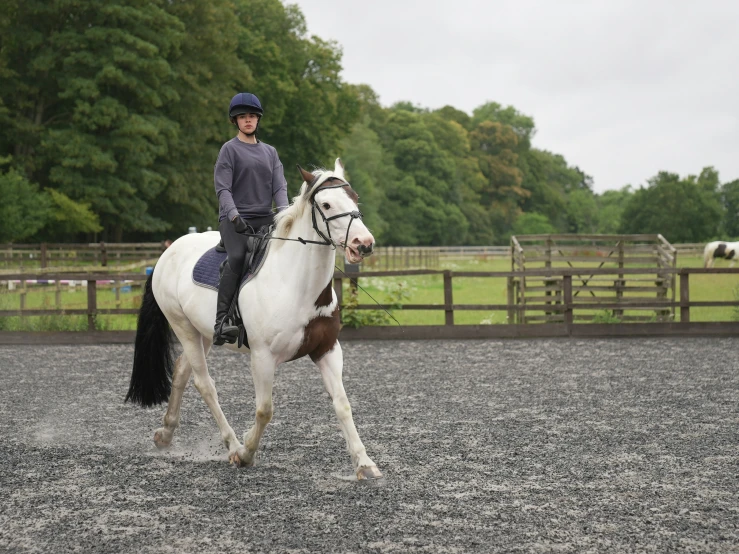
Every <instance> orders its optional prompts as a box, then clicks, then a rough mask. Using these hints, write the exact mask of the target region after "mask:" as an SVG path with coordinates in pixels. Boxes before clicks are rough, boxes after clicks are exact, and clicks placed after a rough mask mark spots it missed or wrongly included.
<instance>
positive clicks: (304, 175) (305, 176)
mask: <svg viewBox="0 0 739 554" xmlns="http://www.w3.org/2000/svg"><path fill="white" fill-rule="evenodd" d="M298 171H300V176H301V177H302V178H303V181H305V182H306V183H307V184H309V185H310V184H311V183H312V182H313V179H315V178H316V176H315V175H313V174H312V173H311V172H309V171H306V170H305V169H303V168H302V167H300V164H298Z"/></svg>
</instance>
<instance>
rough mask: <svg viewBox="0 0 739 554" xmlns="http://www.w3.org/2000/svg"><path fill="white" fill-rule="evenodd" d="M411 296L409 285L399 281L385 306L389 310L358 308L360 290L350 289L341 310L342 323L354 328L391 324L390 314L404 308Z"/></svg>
mask: <svg viewBox="0 0 739 554" xmlns="http://www.w3.org/2000/svg"><path fill="white" fill-rule="evenodd" d="M409 297H410V294H409V292H408V289H407V287H406V286H405V285H404V284H403V283H402V282H397V283H395V287H394V288H392V289H391V291H390V303H389V304H387V305H385V306H384V308H385V310H387V312H385V311H384V310H358V309H357V305H358V304H359V292H358V290H357V289H350V293H349V297H348V298H347V300H346V303H345V304H344V306H343V307H342V311H341V321H342V324H343V325H344V326H345V327H351V328H353V329H358V328H359V327H367V326H369V325H390V324H391V323H392V322H393V319H392V317H391V316H390V315H388V314H392V313H393V310H400V309H402V308H403V302H405V301H406V300H407V299H408V298H409Z"/></svg>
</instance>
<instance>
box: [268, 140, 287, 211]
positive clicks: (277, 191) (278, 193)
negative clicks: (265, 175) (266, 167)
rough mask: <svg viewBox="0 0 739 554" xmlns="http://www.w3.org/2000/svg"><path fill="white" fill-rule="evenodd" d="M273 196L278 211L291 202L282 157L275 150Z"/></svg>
mask: <svg viewBox="0 0 739 554" xmlns="http://www.w3.org/2000/svg"><path fill="white" fill-rule="evenodd" d="M272 198H274V201H275V206H277V211H278V212H281V211H282V210H284V209H285V208H287V207H288V206H289V205H290V204H289V202H288V200H287V181H286V180H285V171H284V170H283V167H282V162H281V161H280V157H279V156H278V155H277V151H276V150H275V160H274V166H273V167H272Z"/></svg>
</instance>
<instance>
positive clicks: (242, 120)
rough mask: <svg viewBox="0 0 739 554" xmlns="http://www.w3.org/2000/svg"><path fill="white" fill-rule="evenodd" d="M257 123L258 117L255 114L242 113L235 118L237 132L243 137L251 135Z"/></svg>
mask: <svg viewBox="0 0 739 554" xmlns="http://www.w3.org/2000/svg"><path fill="white" fill-rule="evenodd" d="M257 123H259V116H258V115H257V114H255V113H243V114H240V115H238V116H236V124H237V125H238V126H239V131H241V132H242V133H244V134H245V135H253V134H254V132H255V131H256V130H257Z"/></svg>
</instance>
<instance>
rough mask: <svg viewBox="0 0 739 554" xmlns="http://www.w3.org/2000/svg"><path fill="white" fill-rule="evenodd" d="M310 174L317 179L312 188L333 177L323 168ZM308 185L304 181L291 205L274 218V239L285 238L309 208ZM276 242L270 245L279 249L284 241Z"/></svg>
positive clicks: (331, 173) (330, 172)
mask: <svg viewBox="0 0 739 554" xmlns="http://www.w3.org/2000/svg"><path fill="white" fill-rule="evenodd" d="M312 174H313V175H315V176H316V177H318V180H317V181H316V184H315V185H313V188H316V187H318V186H320V185H321V184H322V183H323V182H324V181H326V179H328V178H329V177H331V176H333V172H332V171H329V170H327V169H323V168H319V169H314V170H313V171H312ZM309 185H310V183H307V182H305V181H304V182H303V184H302V186H301V187H300V192H298V195H297V196H295V197H294V198H293V203H292V204H290V206H288V207H287V208H286V209H284V210H282V211H281V212H279V213H278V214H277V215H276V216H275V232H274V236H275V237H280V238H287V235H288V234H289V233H290V229H292V227H293V224H294V223H295V222H296V221H297V220H298V219H300V218H301V217H302V216H303V214H304V213H305V210H306V209H307V208H308V207H310V201H309V198H310V195H309V194H307V191H308V186H309ZM276 242H277V244H273V245H272V247H273V248H274V247H277V248H279V247H280V246H282V245H283V244H284V241H281V240H278V241H276Z"/></svg>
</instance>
